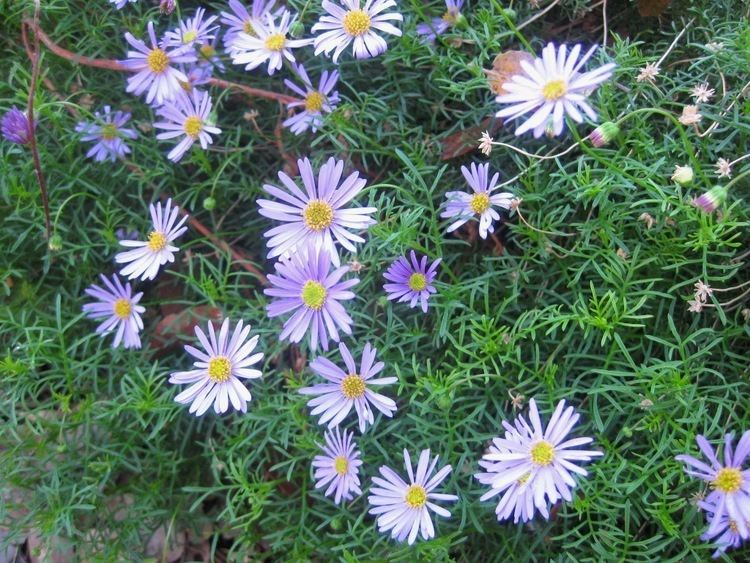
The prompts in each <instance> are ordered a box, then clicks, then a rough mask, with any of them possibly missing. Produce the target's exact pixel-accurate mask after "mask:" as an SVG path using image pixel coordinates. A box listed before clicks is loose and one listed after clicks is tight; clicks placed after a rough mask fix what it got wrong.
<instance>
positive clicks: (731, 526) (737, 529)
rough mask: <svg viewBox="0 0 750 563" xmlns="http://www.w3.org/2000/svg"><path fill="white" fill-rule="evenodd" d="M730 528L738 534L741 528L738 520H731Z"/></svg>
mask: <svg viewBox="0 0 750 563" xmlns="http://www.w3.org/2000/svg"><path fill="white" fill-rule="evenodd" d="M729 529H730V530H732V531H733V532H734V533H735V534H736V533H737V532H738V531H739V528H738V527H737V522H735V521H734V520H730V521H729Z"/></svg>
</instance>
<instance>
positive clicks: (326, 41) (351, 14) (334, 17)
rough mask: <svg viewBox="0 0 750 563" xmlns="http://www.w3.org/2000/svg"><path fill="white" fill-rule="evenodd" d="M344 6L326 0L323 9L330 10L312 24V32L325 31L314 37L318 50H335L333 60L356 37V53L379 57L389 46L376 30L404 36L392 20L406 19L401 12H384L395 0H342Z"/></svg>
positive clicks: (334, 60) (355, 54) (356, 54)
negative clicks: (362, 2)
mask: <svg viewBox="0 0 750 563" xmlns="http://www.w3.org/2000/svg"><path fill="white" fill-rule="evenodd" d="M339 2H340V3H341V4H343V7H342V6H340V5H338V4H335V3H334V2H330V1H329V0H323V9H324V10H325V11H326V12H328V14H327V15H324V16H321V17H320V20H319V21H318V23H316V24H315V25H314V26H313V27H312V32H313V33H317V32H318V31H322V32H323V33H321V34H320V35H318V36H317V37H316V38H315V54H316V55H318V54H320V53H325V54H326V55H328V54H329V53H330V52H331V51H333V62H334V63H335V62H338V59H339V55H340V54H341V53H342V52H343V51H344V49H346V48H347V47H348V46H349V44H350V43H351V42H352V41H353V42H354V46H353V51H354V56H355V57H357V58H358V59H367V58H369V57H376V56H378V55H380V54H381V53H384V52H385V51H386V49H388V45H387V44H386V42H385V39H383V38H382V37H381V36H380V35H378V33H377V32H382V33H390V34H391V35H396V36H397V37H401V30H400V29H398V28H397V27H395V26H394V25H393V24H391V23H388V22H389V21H399V22H400V21H403V19H404V17H403V16H402V15H401V14H399V13H391V14H382V13H381V12H383V11H384V10H387V9H388V8H393V7H395V6H396V2H395V0H366V1H365V5H364V6H360V0H339Z"/></svg>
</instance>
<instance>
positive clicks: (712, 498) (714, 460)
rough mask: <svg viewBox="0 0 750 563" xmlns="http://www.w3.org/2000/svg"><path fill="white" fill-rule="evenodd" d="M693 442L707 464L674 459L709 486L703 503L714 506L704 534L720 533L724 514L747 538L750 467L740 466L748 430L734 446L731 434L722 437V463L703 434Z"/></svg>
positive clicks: (749, 449)
mask: <svg viewBox="0 0 750 563" xmlns="http://www.w3.org/2000/svg"><path fill="white" fill-rule="evenodd" d="M695 441H696V442H697V443H698V448H699V449H700V451H701V452H702V453H703V455H704V456H705V457H706V459H707V460H708V463H705V462H703V461H701V460H699V459H696V458H694V457H693V456H690V455H684V454H683V455H678V456H676V457H675V459H676V460H677V461H681V462H682V463H684V464H685V473H687V474H688V475H690V476H691V477H696V478H697V479H701V480H702V481H706V482H707V483H709V484H710V486H711V489H712V490H711V492H710V493H709V495H708V496H707V497H706V501H705V502H706V503H708V504H709V505H712V506H713V509H712V511H713V516H712V517H711V519H710V521H709V527H708V531H707V532H706V534H707V535H708V536H710V537H713V536H715V535H716V534H717V533H719V530H720V529H721V526H722V522H723V520H722V519H723V517H724V516H727V517H728V518H729V519H730V520H733V521H734V522H735V523H736V526H737V533H738V534H739V535H740V537H742V538H743V539H747V538H748V536H749V535H750V526H749V524H750V469H745V470H743V469H742V466H743V464H744V463H745V460H746V459H747V457H748V454H750V430H748V431H746V432H745V433H744V434H743V435H742V437H741V438H740V441H739V442H738V443H737V449H734V448H733V447H732V435H731V434H727V435H726V436H725V437H724V461H723V463H722V462H720V461H719V459H718V457H717V455H716V452H715V451H714V449H713V448H712V447H711V445H710V444H709V443H708V440H706V438H705V437H703V436H701V435H698V436H696V438H695Z"/></svg>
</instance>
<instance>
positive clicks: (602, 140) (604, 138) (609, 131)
mask: <svg viewBox="0 0 750 563" xmlns="http://www.w3.org/2000/svg"><path fill="white" fill-rule="evenodd" d="M619 134H620V128H619V127H618V126H617V124H615V123H612V122H611V121H605V122H604V123H602V124H601V125H600V126H599V127H597V128H596V129H594V130H593V131H592V132H591V133H590V134H589V141H591V144H592V145H594V146H595V147H603V146H604V145H608V144H609V143H611V142H612V140H613V139H614V138H615V137H617V135H619Z"/></svg>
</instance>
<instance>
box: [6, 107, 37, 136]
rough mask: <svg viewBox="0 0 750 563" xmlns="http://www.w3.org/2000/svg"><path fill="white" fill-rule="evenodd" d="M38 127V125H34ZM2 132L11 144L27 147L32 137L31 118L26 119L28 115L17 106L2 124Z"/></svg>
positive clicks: (7, 114)
mask: <svg viewBox="0 0 750 563" xmlns="http://www.w3.org/2000/svg"><path fill="white" fill-rule="evenodd" d="M34 127H36V123H34ZM0 130H2V133H3V137H5V138H6V139H7V140H8V141H10V142H11V143H16V144H18V145H27V144H28V143H29V138H30V135H31V128H30V127H29V118H28V117H26V113H25V112H22V111H21V110H19V109H18V108H17V107H16V106H13V107H12V108H10V111H8V112H7V113H6V114H5V115H3V119H2V121H1V122H0Z"/></svg>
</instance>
